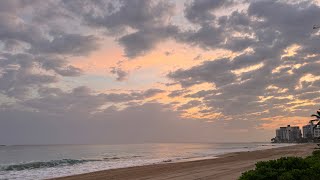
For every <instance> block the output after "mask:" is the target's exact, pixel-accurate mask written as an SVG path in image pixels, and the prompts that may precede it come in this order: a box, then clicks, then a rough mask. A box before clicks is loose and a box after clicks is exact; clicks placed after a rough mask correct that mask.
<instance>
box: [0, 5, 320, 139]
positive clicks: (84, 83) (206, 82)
mask: <svg viewBox="0 0 320 180" xmlns="http://www.w3.org/2000/svg"><path fill="white" fill-rule="evenodd" d="M319 3H320V2H318V1H312V0H308V1H304V0H303V1H302V0H301V1H284V0H283V1H270V0H249V1H248V0H241V1H236V0H195V1H193V0H176V1H173V0H171V1H160V0H154V1H151V0H110V1H108V0H95V1H89V0H66V1H62V0H61V1H60V0H51V1H40V0H29V1H24V0H7V1H0V49H1V51H0V123H1V124H0V144H52V143H53V144H57V143H58V144H65V143H66V144H70V143H71V144H77V143H80V144H82V143H143V142H226V141H228V142H235V141H269V140H270V139H271V138H272V137H273V134H274V129H275V128H276V127H279V126H285V125H287V124H291V125H299V126H301V125H303V124H306V123H307V122H308V120H309V119H310V118H309V115H310V113H311V112H313V111H314V109H318V108H319V106H318V105H319V101H320V98H319V97H320V96H319V95H320V93H319V87H320V71H319V67H320V63H319V57H320V54H319V52H320V51H319V47H320V34H319V30H318V29H313V28H312V27H313V26H314V25H319V24H320V6H319V5H320V4H319Z"/></svg>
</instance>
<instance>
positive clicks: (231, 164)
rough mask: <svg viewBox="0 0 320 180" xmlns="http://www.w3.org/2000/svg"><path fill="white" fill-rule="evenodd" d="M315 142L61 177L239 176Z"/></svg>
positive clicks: (184, 179) (183, 179)
mask: <svg viewBox="0 0 320 180" xmlns="http://www.w3.org/2000/svg"><path fill="white" fill-rule="evenodd" d="M315 147H316V145H315V144H301V145H294V146H288V147H281V148H275V149H269V150H260V151H252V152H237V153H229V154H225V155H222V156H219V158H217V159H209V160H199V161H190V162H179V163H168V164H155V165H147V166H138V167H130V168H121V169H112V170H105V171H99V172H92V173H87V174H80V175H74V176H68V177H63V178H57V179H59V180H91V179H94V180H100V179H101V180H102V179H103V180H115V179H117V180H118V179H124V180H133V179H134V180H164V179H171V180H191V179H214V180H229V179H237V178H238V177H239V176H240V175H241V173H242V172H245V171H247V170H250V169H253V168H254V167H255V163H256V162H258V161H262V160H270V159H277V158H280V157H283V156H303V157H304V156H308V155H310V154H311V153H312V151H313V150H314V148H315Z"/></svg>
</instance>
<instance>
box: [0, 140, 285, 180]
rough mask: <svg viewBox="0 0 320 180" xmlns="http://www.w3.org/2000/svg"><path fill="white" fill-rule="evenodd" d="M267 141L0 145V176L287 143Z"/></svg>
mask: <svg viewBox="0 0 320 180" xmlns="http://www.w3.org/2000/svg"><path fill="white" fill-rule="evenodd" d="M289 145H290V144H270V143H210V144H197V143H195V144H187V143H168V144H160V143H159V144H128V145H32V146H0V179H23V180H25V179H46V178H53V177H61V176H68V175H74V174H81V173H87V172H94V171H99V170H106V169H114V168H122V167H130V166H140V165H148V164H157V163H172V162H178V161H191V160H197V159H211V158H216V156H218V155H221V154H225V153H230V152H240V151H254V150H262V149H270V148H277V147H283V146H289Z"/></svg>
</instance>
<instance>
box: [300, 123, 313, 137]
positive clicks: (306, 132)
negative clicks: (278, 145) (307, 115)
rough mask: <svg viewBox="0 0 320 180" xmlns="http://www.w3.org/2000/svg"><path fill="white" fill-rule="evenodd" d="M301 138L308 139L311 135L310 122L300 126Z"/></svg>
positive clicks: (311, 127)
mask: <svg viewBox="0 0 320 180" xmlns="http://www.w3.org/2000/svg"><path fill="white" fill-rule="evenodd" d="M302 130H303V138H307V139H310V138H312V137H313V126H312V125H311V124H308V125H305V126H303V127H302Z"/></svg>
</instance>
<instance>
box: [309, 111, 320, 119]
mask: <svg viewBox="0 0 320 180" xmlns="http://www.w3.org/2000/svg"><path fill="white" fill-rule="evenodd" d="M319 110H320V109H319ZM311 117H316V118H317V119H320V111H317V114H312V115H311Z"/></svg>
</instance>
